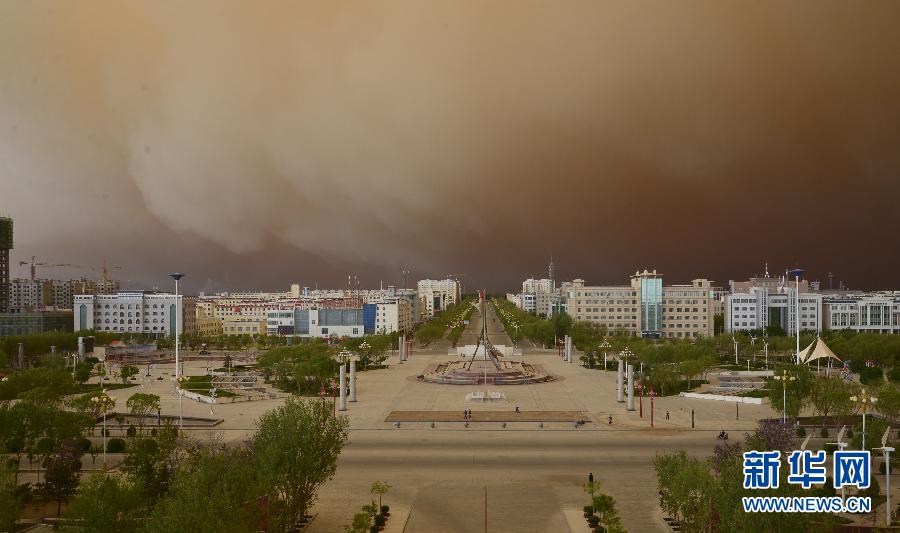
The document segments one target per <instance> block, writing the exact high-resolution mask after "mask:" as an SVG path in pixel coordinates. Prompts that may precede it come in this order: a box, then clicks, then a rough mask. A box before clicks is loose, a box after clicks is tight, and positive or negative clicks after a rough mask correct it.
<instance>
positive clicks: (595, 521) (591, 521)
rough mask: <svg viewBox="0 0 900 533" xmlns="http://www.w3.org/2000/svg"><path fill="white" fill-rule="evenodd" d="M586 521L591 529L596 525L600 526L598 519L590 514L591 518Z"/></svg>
mask: <svg viewBox="0 0 900 533" xmlns="http://www.w3.org/2000/svg"><path fill="white" fill-rule="evenodd" d="M587 521H588V525H590V526H591V527H597V525H599V524H600V517H599V516H597V515H595V514H592V515H591V516H589V517H588V519H587Z"/></svg>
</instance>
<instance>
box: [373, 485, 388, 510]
mask: <svg viewBox="0 0 900 533" xmlns="http://www.w3.org/2000/svg"><path fill="white" fill-rule="evenodd" d="M389 490H391V486H390V485H389V484H387V483H385V482H383V481H375V482H374V483H372V488H371V489H369V492H371V493H372V496H378V509H381V497H382V496H384V495H385V494H387V493H388V491H389Z"/></svg>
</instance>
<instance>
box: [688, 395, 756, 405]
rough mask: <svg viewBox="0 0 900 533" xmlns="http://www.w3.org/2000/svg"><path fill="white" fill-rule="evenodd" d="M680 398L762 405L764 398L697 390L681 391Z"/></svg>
mask: <svg viewBox="0 0 900 533" xmlns="http://www.w3.org/2000/svg"><path fill="white" fill-rule="evenodd" d="M679 396H681V397H682V398H695V399H697V400H716V401H719V402H732V403H752V404H756V405H762V404H763V400H764V399H765V398H747V397H745V396H725V395H722V394H702V393H699V392H682V393H681V394H679Z"/></svg>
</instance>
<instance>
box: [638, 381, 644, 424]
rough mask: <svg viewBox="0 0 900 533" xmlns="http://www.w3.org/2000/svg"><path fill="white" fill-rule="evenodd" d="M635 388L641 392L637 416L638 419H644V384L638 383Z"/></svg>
mask: <svg viewBox="0 0 900 533" xmlns="http://www.w3.org/2000/svg"><path fill="white" fill-rule="evenodd" d="M637 388H638V390H639V391H640V392H641V399H640V400H639V402H640V408H639V410H638V413H639V415H638V416H639V417H640V418H644V384H643V383H638V384H637Z"/></svg>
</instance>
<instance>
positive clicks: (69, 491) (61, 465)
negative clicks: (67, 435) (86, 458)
mask: <svg viewBox="0 0 900 533" xmlns="http://www.w3.org/2000/svg"><path fill="white" fill-rule="evenodd" d="M81 454H82V451H81V442H79V441H78V440H77V439H66V440H64V441H62V442H61V443H60V444H59V449H58V451H57V452H56V453H55V454H53V455H50V456H48V457H47V459H46V460H45V461H44V468H45V472H44V484H43V488H44V491H45V492H46V494H47V496H49V497H51V498H53V499H55V500H56V516H59V515H60V512H61V511H62V502H63V501H64V500H66V499H68V498H69V497H70V496H72V495H73V494H75V489H77V488H78V481H79V473H80V472H81Z"/></svg>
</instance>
